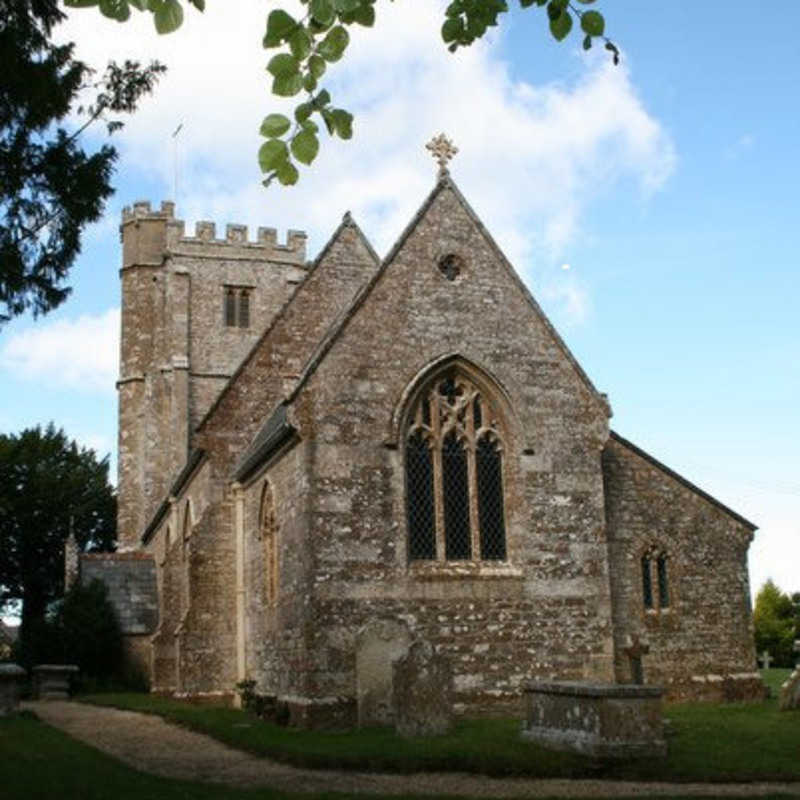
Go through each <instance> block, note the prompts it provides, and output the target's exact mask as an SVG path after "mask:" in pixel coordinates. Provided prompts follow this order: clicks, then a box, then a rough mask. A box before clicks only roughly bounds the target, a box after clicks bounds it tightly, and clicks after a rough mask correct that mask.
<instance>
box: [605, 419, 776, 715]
mask: <svg viewBox="0 0 800 800" xmlns="http://www.w3.org/2000/svg"><path fill="white" fill-rule="evenodd" d="M603 474H604V479H605V489H606V516H607V521H608V538H609V557H610V561H611V587H612V598H613V602H614V634H615V644H616V652H617V658H616V661H615V669H616V675H617V680H618V681H620V682H622V683H625V682H628V681H629V680H630V679H631V673H630V665H629V663H628V661H627V659H626V658H625V655H624V652H623V651H624V648H625V642H626V639H628V638H629V637H634V636H639V637H643V638H645V639H646V640H647V642H648V644H649V647H650V651H649V653H648V654H647V655H645V656H644V657H643V666H644V677H645V680H646V681H647V683H652V684H657V685H660V686H664V688H665V689H666V692H667V698H668V699H673V700H674V699H689V698H692V699H701V698H708V699H744V698H746V697H747V696H758V694H759V693H761V692H763V686H762V684H761V681H760V679H759V678H758V674H757V672H756V661H755V646H754V643H753V630H752V622H751V613H750V606H749V602H750V590H749V582H748V573H747V548H748V545H749V543H750V540H751V538H752V534H753V530H754V526H753V525H752V524H751V523H749V522H747V520H744V519H742V518H741V517H739V516H738V515H737V514H735V513H734V512H732V511H730V510H729V509H727V508H725V507H724V506H722V505H721V504H720V503H718V502H717V501H715V500H714V499H713V498H711V497H709V496H708V495H705V494H704V493H703V492H701V491H700V490H698V489H697V488H696V487H693V486H692V485H691V484H689V483H688V482H686V481H684V480H683V479H681V478H680V477H679V476H677V475H675V473H673V472H671V471H670V470H668V469H667V468H666V467H664V466H663V465H662V464H660V463H659V462H657V461H656V460H655V459H653V458H651V457H650V456H648V455H647V454H645V453H643V452H642V451H641V450H639V449H638V448H636V447H635V446H633V445H631V443H630V442H627V441H626V440H624V439H622V437H619V436H616V435H614V436H612V438H611V439H609V442H608V444H607V446H606V448H605V450H604V452H603ZM646 552H652V553H663V554H664V555H665V556H666V563H667V574H668V594H669V598H668V599H669V603H668V605H666V606H665V607H660V603H659V598H658V586H657V585H656V577H655V576H654V578H653V585H652V592H653V606H654V607H653V608H649V609H647V608H645V603H644V597H643V592H644V588H643V580H642V562H641V559H642V555H643V554H645V553H646ZM726 687H728V688H727V689H726Z"/></svg>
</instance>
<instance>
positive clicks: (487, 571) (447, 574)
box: [408, 561, 523, 580]
mask: <svg viewBox="0 0 800 800" xmlns="http://www.w3.org/2000/svg"><path fill="white" fill-rule="evenodd" d="M408 574H409V575H410V576H411V577H413V578H417V579H419V580H448V579H449V580H459V579H461V578H481V579H483V578H512V579H522V577H523V574H522V570H521V569H520V568H519V567H515V566H513V565H512V564H509V563H508V562H500V563H491V562H486V561H414V562H412V563H410V564H409V565H408Z"/></svg>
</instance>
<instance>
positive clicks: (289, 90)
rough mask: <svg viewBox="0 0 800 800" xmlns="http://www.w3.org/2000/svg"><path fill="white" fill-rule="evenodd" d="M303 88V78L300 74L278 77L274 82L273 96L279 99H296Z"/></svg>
mask: <svg viewBox="0 0 800 800" xmlns="http://www.w3.org/2000/svg"><path fill="white" fill-rule="evenodd" d="M302 88H303V76H302V75H301V74H300V73H299V72H293V73H290V74H288V75H276V76H275V80H274V81H272V94H276V95H278V97H294V96H295V95H296V94H297V93H298V92H299V91H300V90H301V89H302Z"/></svg>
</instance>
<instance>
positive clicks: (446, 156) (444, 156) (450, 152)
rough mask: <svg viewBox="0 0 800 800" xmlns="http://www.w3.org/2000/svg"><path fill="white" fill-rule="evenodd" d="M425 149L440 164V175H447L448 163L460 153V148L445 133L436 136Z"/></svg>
mask: <svg viewBox="0 0 800 800" xmlns="http://www.w3.org/2000/svg"><path fill="white" fill-rule="evenodd" d="M425 147H426V148H427V149H428V150H430V151H431V154H432V155H433V157H434V158H435V159H436V161H437V162H438V163H439V175H446V174H447V162H448V161H450V159H451V158H453V156H454V155H456V153H458V148H457V147H456V146H455V145H454V144H453V143H452V142H451V141H450V140H449V139H448V138H447V137H446V136H445V135H444V134H443V133H440V134H439V135H438V136H434V137H433V139H431V140H430V141H429V142H428V144H426V145H425Z"/></svg>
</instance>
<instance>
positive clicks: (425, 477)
mask: <svg viewBox="0 0 800 800" xmlns="http://www.w3.org/2000/svg"><path fill="white" fill-rule="evenodd" d="M406 518H407V519H408V557H409V559H411V560H412V561H414V560H418V559H434V558H436V521H435V511H434V501H433V463H432V459H431V451H430V448H429V447H428V443H427V442H426V441H425V439H424V437H423V435H422V433H421V432H420V431H417V432H416V433H414V434H412V436H411V437H410V438H409V440H408V444H407V445H406Z"/></svg>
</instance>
